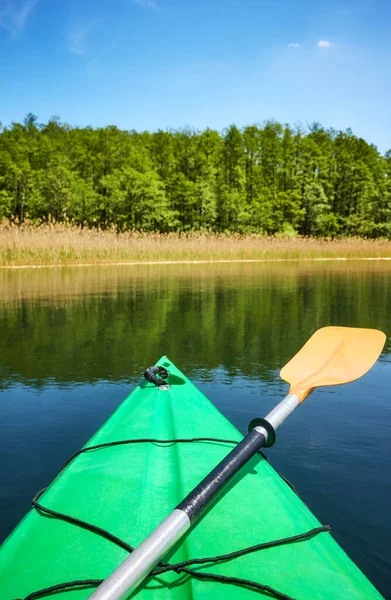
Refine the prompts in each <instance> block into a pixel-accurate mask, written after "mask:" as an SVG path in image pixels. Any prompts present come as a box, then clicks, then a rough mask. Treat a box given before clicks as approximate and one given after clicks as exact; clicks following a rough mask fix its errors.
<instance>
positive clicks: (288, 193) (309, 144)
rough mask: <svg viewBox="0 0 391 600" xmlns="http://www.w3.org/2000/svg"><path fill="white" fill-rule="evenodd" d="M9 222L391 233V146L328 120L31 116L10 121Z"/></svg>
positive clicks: (0, 169) (5, 207) (1, 202)
mask: <svg viewBox="0 0 391 600" xmlns="http://www.w3.org/2000/svg"><path fill="white" fill-rule="evenodd" d="M0 219H8V220H10V221H12V222H13V223H19V224H20V223H22V222H23V221H24V220H26V219H28V220H29V222H33V223H36V224H40V223H42V222H47V221H48V220H49V221H50V220H54V221H56V222H71V223H74V224H75V225H79V226H80V227H82V228H84V227H88V228H99V229H103V230H105V229H114V230H115V231H118V232H122V231H143V232H149V231H153V232H161V233H166V232H179V233H181V232H184V233H185V232H191V231H207V232H209V231H210V232H227V233H239V234H247V233H260V234H265V235H274V234H277V233H286V234H287V235H296V234H297V235H301V236H317V237H322V238H335V237H342V236H361V237H367V238H379V237H383V238H391V150H390V151H388V152H386V153H385V155H384V156H383V155H382V154H380V153H379V151H378V150H377V148H376V146H374V145H372V144H369V143H367V142H366V141H365V140H363V139H361V138H358V137H356V136H355V135H353V133H352V132H351V131H350V130H347V131H336V130H333V129H324V128H323V127H322V126H321V125H320V124H319V123H313V124H312V125H310V126H307V127H306V128H304V127H301V126H295V127H291V126H289V125H286V124H284V125H283V124H280V123H277V122H275V121H267V122H265V123H264V124H262V125H261V126H257V125H251V126H248V127H244V128H243V129H239V128H237V127H236V126H235V125H231V126H229V127H227V129H225V130H224V131H223V132H218V131H215V130H212V129H206V130H204V131H195V130H192V129H190V128H186V129H183V130H172V131H157V132H148V131H144V132H137V131H134V130H132V131H124V130H120V129H118V128H117V127H115V126H108V127H105V128H92V127H73V126H70V125H68V124H66V123H62V122H61V121H60V119H59V118H58V117H52V118H51V119H50V120H49V122H48V123H47V124H40V123H38V118H37V117H36V116H35V115H33V114H29V115H27V117H26V118H25V119H24V122H23V123H13V124H12V125H11V126H9V127H4V126H1V124H0Z"/></svg>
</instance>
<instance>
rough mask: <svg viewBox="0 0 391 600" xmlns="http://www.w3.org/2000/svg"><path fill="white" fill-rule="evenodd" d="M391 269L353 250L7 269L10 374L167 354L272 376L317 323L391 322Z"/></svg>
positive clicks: (116, 369)
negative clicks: (285, 257) (336, 259)
mask: <svg viewBox="0 0 391 600" xmlns="http://www.w3.org/2000/svg"><path fill="white" fill-rule="evenodd" d="M390 280H391V269H390V267H389V266H388V264H387V263H381V262H380V263H364V262H359V263H358V262H349V261H347V262H345V263H343V264H341V263H307V264H306V263H283V264H281V263H266V264H265V263H260V264H259V263H258V264H246V263H242V264H229V265H226V264H222V265H211V264H202V265H169V266H162V265H149V266H148V265H147V266H142V267H138V266H132V267H119V266H112V267H108V266H106V267H105V266H103V267H97V268H82V267H80V268H73V269H71V268H64V269H50V268H48V269H36V270H23V269H20V270H16V271H12V270H3V271H0V285H1V301H0V331H1V337H0V365H1V366H0V381H1V385H2V387H3V388H4V387H6V386H8V385H10V384H12V383H13V382H15V381H22V382H24V383H27V384H28V385H33V386H35V387H37V388H39V387H41V386H43V385H45V384H46V383H47V382H48V381H51V382H55V383H57V384H72V383H86V382H89V383H91V382H96V381H99V380H105V381H116V382H118V381H124V382H126V381H133V380H134V378H135V377H136V378H137V377H138V376H139V374H141V373H142V372H143V370H144V369H145V367H146V366H149V365H150V364H153V363H154V362H155V361H156V360H157V358H158V357H159V356H161V355H162V354H167V355H168V356H170V358H171V359H172V360H174V362H175V361H176V362H177V363H178V365H180V366H181V367H182V368H183V369H184V370H186V373H187V374H188V375H190V376H194V375H196V376H199V377H200V378H203V377H206V378H209V377H210V374H211V372H215V371H216V369H222V372H223V374H224V375H223V376H224V377H226V378H227V381H232V380H233V379H235V378H236V377H239V376H240V377H243V376H244V377H247V378H252V379H261V380H263V381H266V382H272V381H274V380H275V376H276V372H277V370H278V369H279V368H280V367H281V365H283V364H284V363H285V362H286V361H287V360H288V359H289V358H290V357H291V356H292V355H293V354H294V353H295V352H296V351H297V349H298V348H299V347H300V346H301V344H302V343H304V341H305V340H306V339H307V338H308V337H309V336H310V335H311V334H312V333H313V331H314V330H315V329H317V328H318V327H321V326H324V325H329V324H334V325H352V326H362V327H377V328H379V329H382V330H384V331H386V332H387V331H391V327H390V319H391V316H390V311H389V310H388V307H389V306H390V305H391V286H390ZM385 352H386V353H387V352H389V345H388V346H387V347H386V350H385Z"/></svg>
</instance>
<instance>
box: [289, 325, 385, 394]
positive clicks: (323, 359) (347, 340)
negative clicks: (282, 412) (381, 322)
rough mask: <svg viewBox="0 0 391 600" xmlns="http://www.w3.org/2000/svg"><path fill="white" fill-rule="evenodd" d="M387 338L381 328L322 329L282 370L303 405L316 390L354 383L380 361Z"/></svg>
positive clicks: (291, 389) (290, 391)
mask: <svg viewBox="0 0 391 600" xmlns="http://www.w3.org/2000/svg"><path fill="white" fill-rule="evenodd" d="M385 341H386V336H385V334H384V333H383V332H382V331H379V330H377V329H360V328H356V327H322V329H318V331H315V333H314V334H313V335H312V336H311V337H310V339H309V340H308V342H307V343H306V344H305V345H304V346H303V347H302V349H301V350H299V352H298V353H297V354H296V355H295V356H294V357H293V358H292V359H291V360H290V361H289V362H288V363H287V364H286V365H285V367H283V368H282V369H281V372H280V376H281V377H282V379H284V380H285V381H287V382H288V383H290V384H291V387H290V389H289V393H291V394H295V395H296V396H297V397H298V398H299V400H300V402H303V400H304V399H305V398H306V397H307V396H308V394H309V393H310V392H312V390H313V389H314V388H316V387H320V386H322V385H338V384H341V383H348V382H349V381H354V380H355V379H358V378H359V377H361V376H362V375H364V374H365V373H366V372H367V371H369V369H370V368H371V367H373V365H374V364H375V362H376V361H377V359H378V357H379V355H380V353H381V351H382V349H383V346H384V343H385Z"/></svg>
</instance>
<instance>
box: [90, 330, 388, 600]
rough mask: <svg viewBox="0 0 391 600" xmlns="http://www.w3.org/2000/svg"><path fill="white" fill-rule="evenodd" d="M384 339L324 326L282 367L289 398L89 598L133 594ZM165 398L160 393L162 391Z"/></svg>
mask: <svg viewBox="0 0 391 600" xmlns="http://www.w3.org/2000/svg"><path fill="white" fill-rule="evenodd" d="M385 339H386V337H385V335H384V333H382V332H381V331H377V330H375V329H356V328H350V327H324V328H322V329H318V331H316V332H315V333H314V334H313V336H312V337H311V338H310V339H309V340H308V342H307V343H306V344H305V345H304V346H303V348H302V349H301V350H300V351H299V352H298V353H297V354H296V355H295V356H294V357H293V358H292V359H291V360H290V361H289V362H288V363H287V364H286V365H285V367H283V369H282V370H281V373H280V374H281V377H282V378H283V379H284V380H285V381H287V382H288V383H290V389H289V394H288V395H287V396H286V397H285V398H284V400H282V401H281V402H280V403H279V404H278V405H277V406H276V407H275V408H274V409H273V410H272V411H271V412H270V413H269V414H268V415H267V416H266V417H265V419H257V420H255V421H254V422H252V423H254V427H253V428H252V429H251V431H250V433H249V434H248V435H247V436H246V437H245V438H244V439H243V440H242V441H241V442H240V443H239V444H238V445H237V446H236V448H234V449H233V450H232V451H231V452H230V453H229V454H228V456H227V457H226V458H225V459H224V460H222V461H221V463H220V464H219V465H217V467H215V468H214V469H213V471H211V473H209V475H207V476H206V477H205V479H203V481H201V483H199V484H198V485H197V486H196V487H195V488H194V490H193V491H192V492H190V494H189V495H188V496H187V497H186V498H185V499H184V500H183V501H182V502H181V503H180V504H178V506H177V507H176V508H175V509H174V510H173V511H172V512H171V513H170V515H169V516H168V517H166V519H165V520H164V521H163V522H162V523H161V524H160V525H158V527H157V528H156V529H155V530H154V531H153V532H152V533H151V534H150V535H149V536H148V537H147V538H146V539H145V540H144V541H143V542H142V543H141V544H140V545H139V546H138V547H137V548H136V549H135V550H134V551H133V552H132V554H131V555H130V556H129V557H128V558H127V559H126V560H124V561H123V562H122V563H121V564H120V566H119V567H118V568H117V569H116V570H115V571H114V572H113V573H112V574H111V575H110V576H109V577H108V578H107V579H106V580H105V581H104V582H103V583H102V584H101V585H100V586H99V587H98V588H97V589H96V590H95V592H94V593H93V594H91V596H90V599H91V600H92V599H93V600H123V599H124V598H126V597H128V596H129V595H130V593H131V592H132V591H134V590H135V589H136V588H137V587H138V586H139V585H140V583H141V582H142V581H143V580H144V579H145V577H146V576H147V575H148V573H149V572H150V571H151V570H152V569H153V568H154V567H155V566H156V564H157V563H158V562H159V561H160V560H161V558H162V557H163V556H164V555H165V554H166V553H167V552H168V550H170V548H172V546H173V545H174V544H175V543H176V542H177V541H178V540H179V539H180V538H181V537H182V536H183V535H184V534H185V532H186V531H187V530H188V529H189V528H190V527H191V525H193V524H194V522H195V521H196V520H197V518H199V517H200V515H202V513H203V511H204V510H205V509H206V508H207V506H208V505H209V504H210V502H211V501H212V500H213V499H214V498H215V497H216V496H217V495H218V494H219V492H221V491H222V489H223V488H224V487H225V485H226V484H227V482H228V481H229V480H230V479H231V478H232V477H233V476H234V475H235V474H236V473H237V472H238V471H239V470H240V469H241V467H242V466H243V465H244V464H246V463H247V462H248V460H250V458H251V457H252V456H254V454H255V453H256V452H257V451H258V450H259V449H260V448H262V447H263V446H268V445H271V444H272V443H273V442H274V439H275V430H276V429H277V428H278V427H279V426H280V425H281V424H282V423H283V422H284V421H285V420H286V419H287V417H288V416H289V415H290V414H291V413H292V412H293V411H294V410H295V408H297V406H298V405H299V404H300V403H301V402H303V400H304V399H305V398H306V397H307V396H308V394H310V393H311V392H312V390H314V389H315V388H317V387H320V386H324V385H339V384H341V383H348V382H349V381H353V380H354V379H358V378H359V377H361V376H362V375H364V374H365V373H366V372H367V371H369V369H370V368H371V367H372V366H373V365H374V363H375V362H376V360H377V358H378V357H379V355H380V352H381V351H382V348H383V346H384V342H385ZM159 393H161V392H159Z"/></svg>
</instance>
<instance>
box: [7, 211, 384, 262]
mask: <svg viewBox="0 0 391 600" xmlns="http://www.w3.org/2000/svg"><path fill="white" fill-rule="evenodd" d="M327 258H334V259H335V258H391V242H390V241H389V240H385V239H378V240H366V239H360V238H344V239H338V240H326V239H316V238H300V237H284V236H274V237H266V236H262V235H256V234H251V235H239V234H216V233H202V232H191V233H188V234H183V233H182V234H179V233H168V234H162V233H140V232H125V233H116V232H115V231H113V230H109V231H107V230H100V229H81V228H80V227H76V226H74V225H72V224H70V223H54V222H49V223H44V224H40V225H39V226H36V225H34V224H33V223H29V222H27V223H24V224H22V225H18V224H14V223H10V222H9V221H3V222H1V223H0V266H2V267H16V266H44V265H48V266H49V265H82V264H86V265H87V264H104V263H132V262H136V263H138V262H159V261H163V262H169V261H178V262H186V261H219V260H220V261H224V260H226V261H233V260H242V261H246V260H248V261H251V260H289V259H290V260H292V259H293V260H300V259H304V260H310V259H327Z"/></svg>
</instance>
